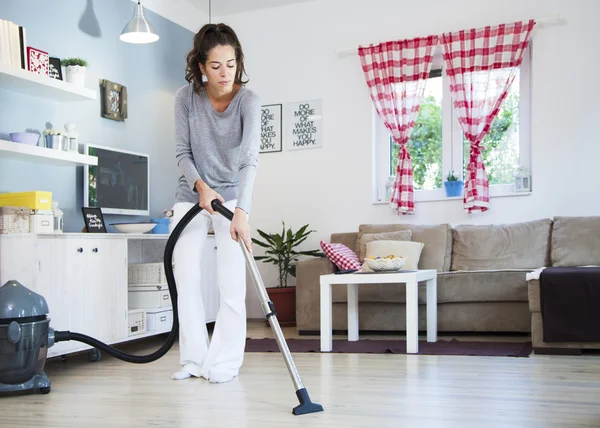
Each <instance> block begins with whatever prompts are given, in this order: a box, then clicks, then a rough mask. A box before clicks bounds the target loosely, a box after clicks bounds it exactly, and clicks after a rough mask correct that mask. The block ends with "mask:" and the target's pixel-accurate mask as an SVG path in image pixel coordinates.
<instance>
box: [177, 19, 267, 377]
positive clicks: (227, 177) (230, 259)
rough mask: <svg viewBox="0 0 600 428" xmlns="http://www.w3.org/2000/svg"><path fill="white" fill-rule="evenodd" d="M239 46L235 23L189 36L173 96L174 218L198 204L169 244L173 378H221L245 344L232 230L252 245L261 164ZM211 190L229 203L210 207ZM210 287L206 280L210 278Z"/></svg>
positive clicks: (239, 259) (241, 281) (242, 278)
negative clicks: (207, 310) (209, 293)
mask: <svg viewBox="0 0 600 428" xmlns="http://www.w3.org/2000/svg"><path fill="white" fill-rule="evenodd" d="M243 73H245V69H244V54H243V52H242V48H241V46H240V43H239V40H238V38H237V36H236V34H235V32H234V31H233V30H232V29H231V28H230V27H228V26H227V25H224V24H208V25H205V26H204V27H202V28H201V29H200V31H199V32H198V33H197V34H196V36H195V37H194V48H193V49H192V50H191V51H190V52H189V54H188V56H187V70H186V80H187V81H188V82H190V83H191V85H186V86H184V87H182V88H180V89H179V90H178V91H177V93H176V96H175V134H176V149H175V151H176V159H177V165H178V167H179V170H180V171H181V173H182V175H181V177H180V178H179V184H178V186H177V190H176V200H175V205H174V208H173V211H174V213H173V214H174V221H173V223H174V224H176V223H177V222H178V221H180V220H181V219H182V217H183V216H184V215H185V214H186V212H187V211H188V210H189V209H190V208H191V207H192V206H193V205H195V204H197V203H200V206H201V207H202V208H203V210H202V211H201V212H200V213H199V214H198V215H196V217H194V219H193V220H192V221H191V222H190V223H189V224H188V226H187V227H186V228H185V229H184V230H183V233H182V234H181V235H180V237H179V239H178V241H177V245H176V246H175V249H174V252H173V260H174V275H175V281H176V283H177V292H178V301H177V304H178V309H179V325H180V331H179V346H180V362H181V365H182V368H181V369H180V370H178V371H176V372H175V373H173V375H172V378H173V379H176V380H180V379H186V378H189V377H190V376H194V377H204V378H205V379H208V380H209V381H210V382H211V383H216V382H227V381H230V380H231V379H233V378H234V377H235V376H237V375H238V374H239V368H240V366H241V365H242V361H243V357H244V347H245V343H246V302H245V299H246V288H245V284H246V266H245V259H244V255H243V253H242V250H241V248H240V246H239V243H238V239H241V240H242V241H243V243H244V244H245V245H246V247H247V248H248V250H249V251H251V239H250V227H249V226H248V214H249V212H250V206H251V200H252V188H253V186H254V179H255V175H256V169H257V166H258V150H259V140H260V112H261V105H260V99H259V97H258V96H257V95H256V94H255V93H253V92H252V91H251V90H249V89H247V88H246V87H245V86H244V84H245V83H247V82H244V81H242V74H243ZM214 199H218V200H219V201H221V203H223V205H224V206H225V207H227V208H229V209H230V210H231V211H233V212H234V216H233V220H232V221H231V222H230V221H229V220H227V219H226V218H225V217H223V216H222V215H221V214H219V213H217V212H213V209H212V207H211V202H212V201H213V200H214ZM211 225H212V226H213V229H214V233H215V240H216V244H217V265H216V266H214V267H213V266H211V267H210V268H214V269H216V270H217V282H218V287H219V292H220V307H219V313H218V315H217V319H216V322H215V329H214V332H213V336H212V341H210V343H209V339H208V332H207V329H206V320H205V316H204V302H203V300H202V295H201V290H200V278H201V276H202V274H203V272H202V268H201V266H202V262H201V260H202V258H203V252H204V247H205V245H206V241H207V239H206V236H207V233H208V230H209V227H210V226H211ZM211 286H212V284H211Z"/></svg>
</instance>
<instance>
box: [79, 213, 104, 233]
mask: <svg viewBox="0 0 600 428" xmlns="http://www.w3.org/2000/svg"><path fill="white" fill-rule="evenodd" d="M81 212H82V213H83V221H84V222H85V230H86V232H88V233H106V224H105V223H104V216H103V215H102V209H100V208H97V207H81Z"/></svg>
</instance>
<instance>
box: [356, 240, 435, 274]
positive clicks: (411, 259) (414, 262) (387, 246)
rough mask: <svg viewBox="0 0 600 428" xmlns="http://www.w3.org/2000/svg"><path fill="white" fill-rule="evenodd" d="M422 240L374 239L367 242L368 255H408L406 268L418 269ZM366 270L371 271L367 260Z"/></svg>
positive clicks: (364, 264) (364, 267)
mask: <svg viewBox="0 0 600 428" xmlns="http://www.w3.org/2000/svg"><path fill="white" fill-rule="evenodd" d="M423 246H424V245H423V243H422V242H412V241H373V242H369V243H368V244H367V251H366V257H387V256H389V255H394V256H402V257H406V263H405V264H404V267H403V269H404V270H417V269H418V266H419V260H420V259H421V252H422V251H423ZM363 270H364V271H367V272H368V271H371V269H370V268H369V266H368V265H367V262H366V261H365V262H364V263H363Z"/></svg>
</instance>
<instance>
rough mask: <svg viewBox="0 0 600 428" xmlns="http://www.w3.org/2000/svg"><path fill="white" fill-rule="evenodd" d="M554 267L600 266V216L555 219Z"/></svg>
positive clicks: (553, 240) (553, 238)
mask: <svg viewBox="0 0 600 428" xmlns="http://www.w3.org/2000/svg"><path fill="white" fill-rule="evenodd" d="M551 259H552V266H585V265H600V216H596V217H554V227H553V230H552V251H551Z"/></svg>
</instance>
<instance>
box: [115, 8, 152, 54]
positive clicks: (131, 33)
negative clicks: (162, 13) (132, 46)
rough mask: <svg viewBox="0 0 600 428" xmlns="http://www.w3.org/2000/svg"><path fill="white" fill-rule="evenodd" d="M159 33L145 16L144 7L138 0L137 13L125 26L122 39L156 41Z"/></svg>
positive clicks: (144, 41)
mask: <svg viewBox="0 0 600 428" xmlns="http://www.w3.org/2000/svg"><path fill="white" fill-rule="evenodd" d="M158 38H159V37H158V34H156V31H155V30H154V28H152V25H150V23H149V22H148V21H146V18H145V17H144V8H143V7H142V5H141V4H140V0H138V4H137V5H136V6H135V13H134V14H133V18H131V21H129V23H128V24H127V25H126V26H125V28H123V32H122V33H121V36H120V39H121V40H122V41H124V42H126V43H136V44H139V43H154V42H156V41H157V40H158Z"/></svg>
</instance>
